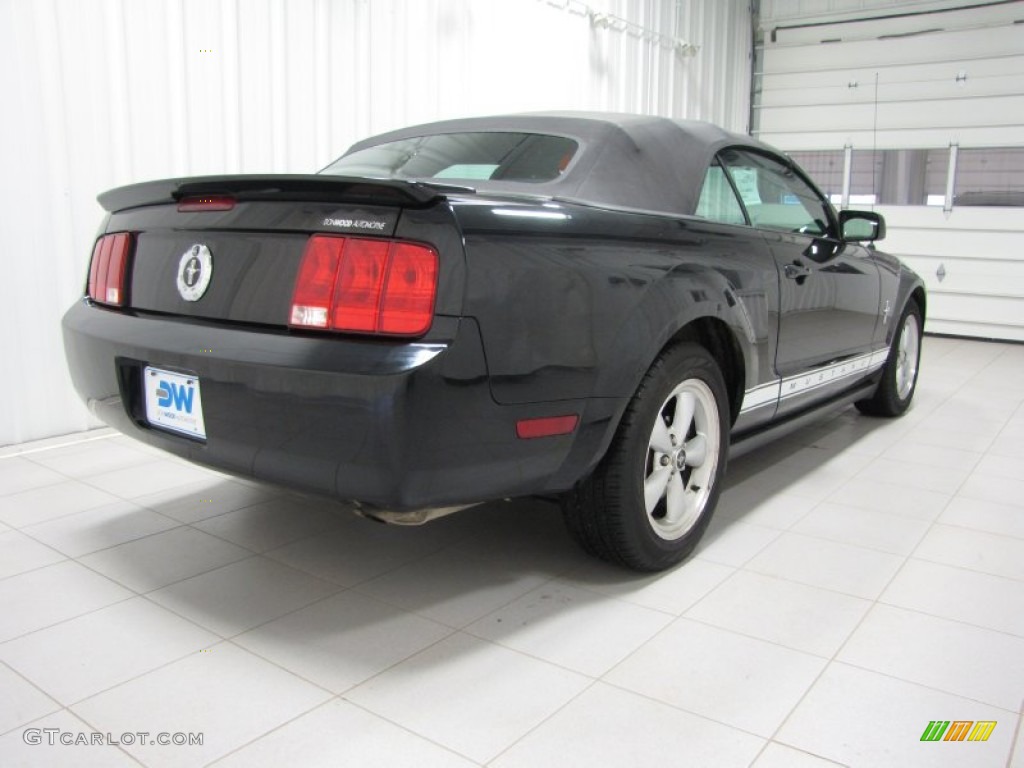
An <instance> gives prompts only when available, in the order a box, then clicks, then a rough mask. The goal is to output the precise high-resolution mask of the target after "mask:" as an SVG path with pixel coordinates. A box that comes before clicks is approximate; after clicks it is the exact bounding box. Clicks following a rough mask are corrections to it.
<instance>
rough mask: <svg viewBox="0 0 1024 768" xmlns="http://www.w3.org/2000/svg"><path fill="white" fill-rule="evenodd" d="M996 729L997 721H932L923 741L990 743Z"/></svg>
mask: <svg viewBox="0 0 1024 768" xmlns="http://www.w3.org/2000/svg"><path fill="white" fill-rule="evenodd" d="M995 727H996V721H995V720H978V721H977V722H975V721H974V720H954V721H952V722H950V721H949V720H932V721H930V722H929V723H928V727H927V728H925V729H924V733H922V734H921V741H988V737H989V736H991V735H992V731H994V730H995Z"/></svg>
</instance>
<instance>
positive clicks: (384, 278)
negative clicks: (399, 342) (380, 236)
mask: <svg viewBox="0 0 1024 768" xmlns="http://www.w3.org/2000/svg"><path fill="white" fill-rule="evenodd" d="M437 268H438V267H437V252H436V251H434V249H433V248H430V247H429V246H426V245H419V244H417V243H405V242H397V241H392V240H371V239H368V238H357V237H340V236H336V235H313V236H312V237H310V238H309V241H308V242H307V243H306V250H305V253H303V255H302V263H301V264H300V265H299V274H298V277H297V278H296V280H295V291H294V293H293V294H292V309H291V317H290V318H289V324H290V325H291V326H292V327H295V328H313V329H320V330H332V331H344V332H349V333H370V334H380V335H387V336H420V335H422V334H424V333H426V332H427V330H428V329H429V328H430V323H431V321H432V320H433V316H434V301H435V299H436V298H437Z"/></svg>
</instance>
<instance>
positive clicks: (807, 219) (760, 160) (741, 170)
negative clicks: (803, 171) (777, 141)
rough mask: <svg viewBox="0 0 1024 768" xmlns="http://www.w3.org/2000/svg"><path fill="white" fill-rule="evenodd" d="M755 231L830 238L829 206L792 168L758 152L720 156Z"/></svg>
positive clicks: (728, 150) (738, 152)
mask: <svg viewBox="0 0 1024 768" xmlns="http://www.w3.org/2000/svg"><path fill="white" fill-rule="evenodd" d="M720 157H721V160H722V162H723V163H724V164H725V167H726V168H727V169H728V172H729V175H730V176H731V177H732V180H733V183H734V184H735V185H736V189H737V190H739V193H740V197H741V198H742V200H743V206H744V207H745V208H746V209H747V214H748V215H749V216H750V221H751V223H752V224H753V225H754V226H755V227H762V228H764V229H774V230H779V231H782V232H801V233H804V234H808V235H830V234H833V233H832V232H831V221H832V216H831V215H830V211H829V207H830V206H829V203H827V202H826V201H825V200H824V199H823V198H822V197H821V196H819V195H818V193H817V192H815V191H814V189H813V188H812V187H811V186H810V185H809V184H807V182H805V181H804V180H803V179H802V178H800V177H799V176H798V175H797V174H796V173H795V172H794V171H793V169H792V168H790V167H789V166H788V165H786V164H784V163H781V162H779V161H777V160H774V159H772V158H771V157H768V156H767V155H762V154H760V153H758V152H748V151H745V150H739V149H727V150H724V151H723V152H721V153H720Z"/></svg>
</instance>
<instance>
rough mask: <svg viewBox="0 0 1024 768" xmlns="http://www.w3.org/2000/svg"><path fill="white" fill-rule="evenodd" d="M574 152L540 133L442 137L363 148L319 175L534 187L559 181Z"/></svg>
mask: <svg viewBox="0 0 1024 768" xmlns="http://www.w3.org/2000/svg"><path fill="white" fill-rule="evenodd" d="M578 148H579V144H578V143H577V142H576V141H574V140H573V139H570V138H566V137H564V136H551V135H547V134H540V133H506V132H475V133H443V134H436V135H433V136H418V137H415V138H410V139H400V140H398V141H391V142H387V143H385V144H377V145H376V146H372V147H366V148H365V149H361V150H358V151H356V152H352V153H350V154H347V155H344V156H343V157H340V158H339V159H337V160H336V161H334V162H333V163H331V164H330V165H329V166H327V167H326V168H324V170H322V171H321V173H326V174H332V175H335V176H363V177H370V178H376V179H444V180H452V179H456V180H460V181H481V180H488V181H513V182H526V183H535V184H536V183H542V182H545V181H553V180H555V179H557V178H558V177H559V176H561V175H562V173H563V172H564V171H565V169H566V168H567V167H568V166H569V163H570V162H572V159H573V157H574V156H575V154H576V151H577V150H578Z"/></svg>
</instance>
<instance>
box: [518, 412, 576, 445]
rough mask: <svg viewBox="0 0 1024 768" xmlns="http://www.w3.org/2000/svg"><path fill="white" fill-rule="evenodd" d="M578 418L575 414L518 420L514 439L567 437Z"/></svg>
mask: <svg viewBox="0 0 1024 768" xmlns="http://www.w3.org/2000/svg"><path fill="white" fill-rule="evenodd" d="M579 421H580V417H579V416H577V415H576V414H575V413H574V414H572V415H570V416H545V417H543V418H540V419H520V420H519V421H517V422H516V437H518V438H519V439H520V440H533V439H534V438H537V437H553V436H555V435H568V434H569V433H570V432H572V431H573V430H574V429H576V425H577V424H578V423H579Z"/></svg>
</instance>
